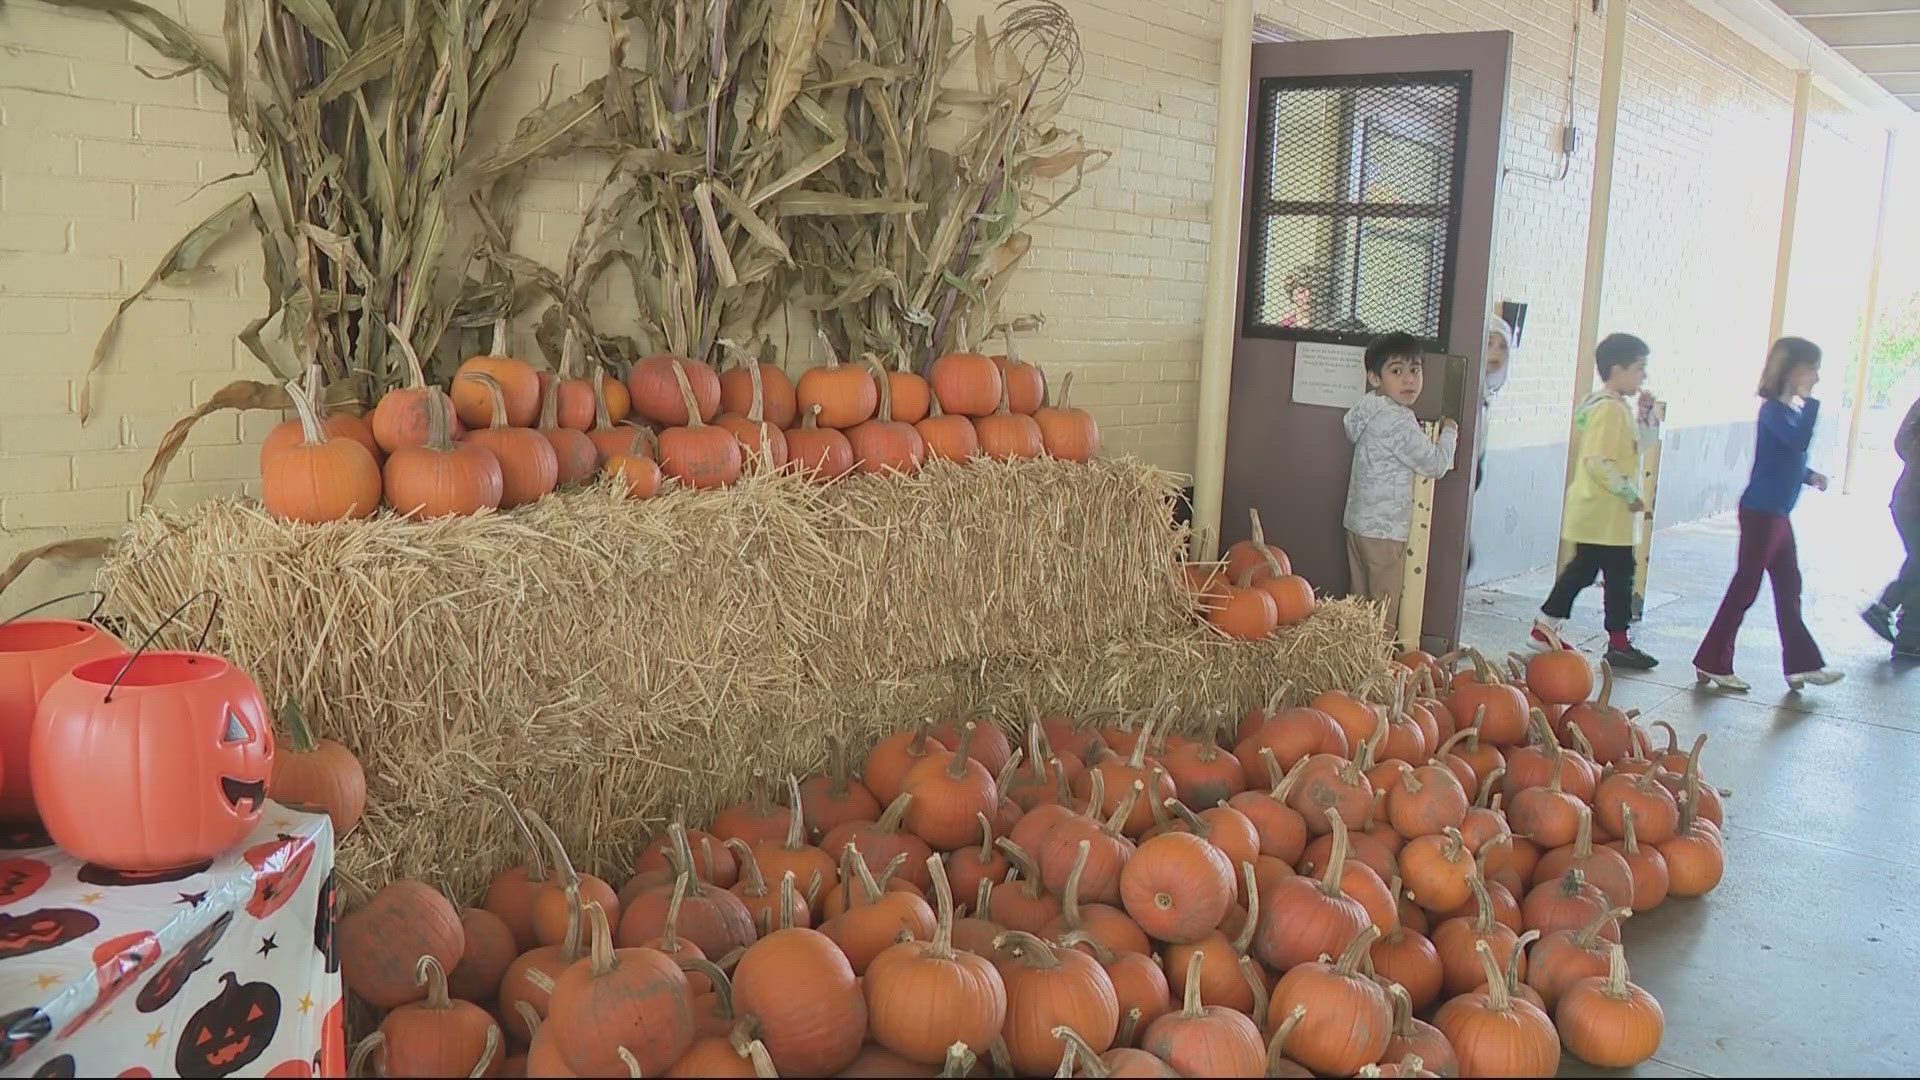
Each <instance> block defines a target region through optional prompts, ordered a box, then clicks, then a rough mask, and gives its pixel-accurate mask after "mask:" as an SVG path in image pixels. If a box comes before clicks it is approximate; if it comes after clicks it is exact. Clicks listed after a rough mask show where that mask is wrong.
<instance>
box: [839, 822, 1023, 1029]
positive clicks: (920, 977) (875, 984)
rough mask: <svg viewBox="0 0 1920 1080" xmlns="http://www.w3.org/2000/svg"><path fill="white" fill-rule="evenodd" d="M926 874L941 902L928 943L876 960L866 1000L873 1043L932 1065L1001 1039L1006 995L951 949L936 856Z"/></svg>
mask: <svg viewBox="0 0 1920 1080" xmlns="http://www.w3.org/2000/svg"><path fill="white" fill-rule="evenodd" d="M927 869H928V871H929V872H930V873H931V875H932V877H933V889H934V895H935V897H936V898H937V899H938V901H939V914H938V916H937V921H936V923H935V924H934V931H933V940H932V942H930V943H922V942H917V941H906V942H902V943H900V944H897V945H893V946H890V947H889V948H888V949H887V950H886V951H884V952H882V953H881V954H880V955H879V956H876V957H874V958H873V962H872V963H871V964H869V965H868V966H867V974H866V980H865V992H866V998H867V1017H868V1025H869V1028H870V1031H871V1034H872V1038H873V1040H874V1041H875V1042H877V1043H879V1044H880V1045H882V1046H884V1047H886V1048H887V1049H889V1050H893V1051H895V1052H897V1053H899V1054H901V1055H903V1056H905V1057H907V1058H909V1059H911V1060H913V1061H917V1062H920V1063H921V1064H924V1065H935V1064H939V1063H940V1062H941V1061H944V1060H945V1058H946V1055H947V1048H948V1047H950V1046H952V1045H954V1044H955V1043H962V1044H965V1045H966V1047H967V1048H968V1049H970V1050H972V1051H974V1052H975V1053H981V1052H984V1051H985V1050H986V1049H987V1045H988V1044H989V1043H991V1042H992V1041H993V1040H994V1039H996V1038H998V1037H999V1034H1000V1027H1001V1025H1002V1024H1003V1023H1004V1022H1005V1020H1006V1016H1007V990H1006V985H1005V984H1004V983H1003V982H1002V981H1001V978H1000V973H999V972H998V971H997V970H995V969H994V966H993V964H991V963H990V962H988V961H987V959H986V958H985V957H981V956H977V955H974V954H973V953H967V952H959V951H956V950H955V949H954V947H953V891H952V890H951V889H950V888H949V887H948V884H947V875H946V871H945V868H944V867H943V866H942V864H941V862H940V858H939V856H937V855H935V856H929V857H928V859H927ZM843 917H844V916H843Z"/></svg>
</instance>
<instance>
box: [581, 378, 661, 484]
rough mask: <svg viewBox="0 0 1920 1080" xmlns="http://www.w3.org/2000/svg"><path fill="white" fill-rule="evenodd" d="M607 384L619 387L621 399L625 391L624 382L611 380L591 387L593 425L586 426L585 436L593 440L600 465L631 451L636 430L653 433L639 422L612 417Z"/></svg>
mask: <svg viewBox="0 0 1920 1080" xmlns="http://www.w3.org/2000/svg"><path fill="white" fill-rule="evenodd" d="M609 385H613V386H619V387H620V395H621V397H622V399H623V400H624V399H625V397H626V393H627V390H626V387H625V385H624V384H621V383H614V382H612V381H611V380H607V381H603V382H601V383H598V384H595V386H594V388H593V426H591V427H589V428H587V438H589V439H591V440H593V448H594V449H595V450H596V451H598V452H599V454H600V464H601V465H605V464H606V463H607V459H608V458H611V457H615V456H618V455H620V454H629V453H632V452H633V446H634V436H635V435H636V434H637V433H638V432H641V431H645V432H647V433H648V434H649V435H651V434H652V433H653V429H652V428H647V427H643V426H642V425H639V424H623V423H619V422H617V421H616V420H615V419H614V417H613V414H612V412H611V411H609V410H610V405H609V403H608V401H607V395H608V389H607V388H608V386H609ZM649 456H651V451H649Z"/></svg>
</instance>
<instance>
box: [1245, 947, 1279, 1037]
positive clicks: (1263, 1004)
mask: <svg viewBox="0 0 1920 1080" xmlns="http://www.w3.org/2000/svg"><path fill="white" fill-rule="evenodd" d="M1238 966H1239V968H1240V977H1241V978H1242V979H1244V980H1246V983H1247V989H1249V990H1251V991H1253V1011H1252V1012H1250V1013H1248V1014H1247V1015H1248V1016H1253V1017H1263V1018H1264V1017H1265V1016H1266V1015H1267V1006H1268V1004H1269V1003H1270V1001H1271V996H1270V995H1269V994H1268V992H1267V980H1266V978H1265V977H1264V976H1262V975H1261V974H1260V967H1259V965H1257V964H1255V963H1254V962H1253V957H1251V956H1247V955H1245V954H1242V955H1241V957H1240V963H1239V965H1238ZM1260 1022H1261V1021H1259V1020H1256V1021H1255V1022H1254V1026H1255V1027H1258V1026H1259V1025H1260Z"/></svg>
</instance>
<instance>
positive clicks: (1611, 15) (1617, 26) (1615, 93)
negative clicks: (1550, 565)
mask: <svg viewBox="0 0 1920 1080" xmlns="http://www.w3.org/2000/svg"><path fill="white" fill-rule="evenodd" d="M1627 3H1628V0H1607V37H1606V47H1605V51H1604V52H1603V53H1602V54H1601V60H1600V112H1599V116H1598V117H1597V119H1596V127H1597V130H1596V131H1595V133H1594V138H1593V192H1592V195H1591V196H1590V197H1589V199H1588V204H1587V268H1586V278H1585V286H1584V288H1583V290H1582V293H1581V300H1580V352H1579V355H1577V356H1575V357H1574V374H1573V397H1572V400H1571V401H1570V402H1568V405H1567V478H1566V483H1567V485H1569V486H1570V485H1571V484H1572V483H1573V472H1574V468H1575V467H1576V465H1577V462H1578V458H1577V454H1578V450H1579V438H1578V435H1579V433H1578V432H1577V431H1575V430H1574V426H1573V413H1574V410H1576V409H1578V408H1579V407H1580V402H1582V401H1584V400H1585V399H1586V396H1587V395H1588V394H1589V393H1591V392H1592V391H1593V349H1594V346H1595V345H1598V344H1599V343H1600V301H1601V294H1602V291H1603V287H1604V286H1605V284H1606V277H1607V226H1608V225H1609V224H1610V223H1611V218H1612V213H1613V150H1614V140H1615V137H1616V136H1617V135H1618V133H1619V126H1620V81H1621V77H1622V72H1623V70H1624V68H1625V64H1626V56H1627ZM1564 498H1565V495H1564V489H1563V493H1562V500H1563V501H1562V509H1561V514H1562V520H1563V521H1564V520H1565V513H1566V510H1565V503H1564ZM1561 546H1562V551H1561V553H1560V564H1561V565H1565V564H1566V561H1567V556H1568V554H1569V553H1568V552H1567V551H1566V550H1565V547H1566V545H1564V544H1563V545H1561Z"/></svg>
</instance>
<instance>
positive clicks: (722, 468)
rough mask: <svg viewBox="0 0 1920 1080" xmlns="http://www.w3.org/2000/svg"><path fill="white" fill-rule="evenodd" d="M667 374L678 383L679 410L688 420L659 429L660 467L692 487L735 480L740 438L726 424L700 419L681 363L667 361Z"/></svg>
mask: <svg viewBox="0 0 1920 1080" xmlns="http://www.w3.org/2000/svg"><path fill="white" fill-rule="evenodd" d="M699 366H700V367H701V368H702V369H703V370H706V371H708V372H711V371H712V369H711V368H707V367H706V365H704V364H702V365H699ZM668 374H669V376H670V377H671V378H672V379H673V381H674V382H675V383H677V384H678V385H679V387H680V396H681V398H682V401H683V404H682V407H681V412H682V413H683V414H685V415H686V417H687V420H686V423H685V425H684V426H679V427H669V428H667V429H666V430H665V431H662V432H661V433H660V471H661V472H663V473H665V474H666V475H668V476H671V477H673V478H674V479H675V480H678V481H679V482H680V483H682V484H685V485H687V486H688V487H691V488H717V487H725V486H726V485H728V484H731V483H733V482H734V481H735V480H738V479H739V478H740V470H741V468H742V467H743V460H742V456H741V451H740V440H738V439H736V438H734V436H733V433H732V432H731V431H728V430H727V429H726V428H724V427H714V426H710V425H708V424H706V423H705V422H703V421H702V420H701V418H700V416H699V415H698V412H699V409H698V407H697V404H696V402H695V400H694V396H693V395H694V391H693V387H692V385H691V384H690V383H689V382H688V381H687V373H686V369H685V367H684V366H683V365H680V364H673V365H670V366H669V367H668ZM716 396H717V395H716Z"/></svg>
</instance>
